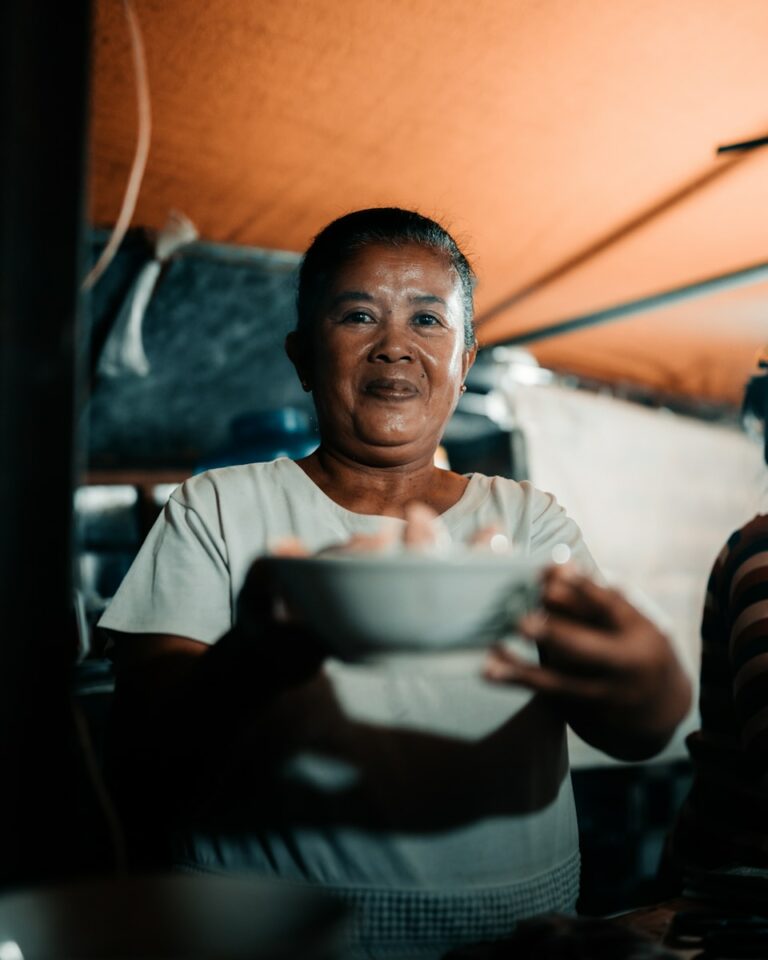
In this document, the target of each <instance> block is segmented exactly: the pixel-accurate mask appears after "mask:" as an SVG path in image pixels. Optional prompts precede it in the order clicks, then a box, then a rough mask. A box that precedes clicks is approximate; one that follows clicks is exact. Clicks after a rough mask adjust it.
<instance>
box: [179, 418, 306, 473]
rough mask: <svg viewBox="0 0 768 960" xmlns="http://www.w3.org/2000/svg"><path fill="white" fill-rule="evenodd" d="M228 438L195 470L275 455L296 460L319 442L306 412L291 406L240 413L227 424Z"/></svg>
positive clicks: (227, 465) (275, 457) (264, 458)
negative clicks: (225, 442) (225, 443)
mask: <svg viewBox="0 0 768 960" xmlns="http://www.w3.org/2000/svg"><path fill="white" fill-rule="evenodd" d="M229 431H230V437H231V441H230V443H228V444H227V445H226V446H225V447H222V448H221V449H219V450H217V451H214V453H212V454H211V455H210V456H209V457H206V458H205V460H203V461H202V462H201V463H199V464H198V465H197V467H196V468H195V473H202V472H203V470H211V469H213V468H214V467H232V466H236V465H238V464H242V463H264V462H265V461H268V460H276V459H277V458H278V457H289V458H290V459H291V460H300V459H301V458H302V457H306V456H308V455H309V454H310V453H312V451H313V450H316V449H317V447H318V444H319V439H318V437H317V434H316V433H315V432H314V431H313V429H312V425H311V422H310V419H309V415H308V414H307V413H306V412H305V411H304V410H297V409H296V408H295V407H283V408H282V409H280V410H260V411H258V412H256V413H243V414H241V415H240V416H238V417H235V419H234V420H233V421H232V422H231V423H230V425H229Z"/></svg>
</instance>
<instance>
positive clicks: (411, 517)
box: [403, 501, 438, 549]
mask: <svg viewBox="0 0 768 960" xmlns="http://www.w3.org/2000/svg"><path fill="white" fill-rule="evenodd" d="M404 518H405V530H404V531H403V544H404V545H405V546H406V547H409V548H411V549H412V548H414V547H415V548H417V549H419V548H422V547H430V546H433V545H434V544H435V543H437V539H438V534H437V514H436V513H435V511H434V510H433V509H432V508H431V507H428V506H427V505H426V504H425V503H419V502H417V501H414V502H412V503H409V504H407V505H406V507H405V511H404Z"/></svg>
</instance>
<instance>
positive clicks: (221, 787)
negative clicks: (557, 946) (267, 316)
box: [102, 209, 690, 960]
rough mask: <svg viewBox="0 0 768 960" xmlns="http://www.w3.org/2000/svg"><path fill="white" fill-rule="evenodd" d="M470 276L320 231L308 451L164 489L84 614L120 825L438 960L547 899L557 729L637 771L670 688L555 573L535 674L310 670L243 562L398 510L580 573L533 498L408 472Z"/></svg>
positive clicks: (465, 309)
mask: <svg viewBox="0 0 768 960" xmlns="http://www.w3.org/2000/svg"><path fill="white" fill-rule="evenodd" d="M473 283H474V278H473V274H472V271H471V269H470V266H469V264H468V262H467V260H466V258H465V257H464V255H463V254H462V253H461V251H460V250H459V248H458V247H457V245H456V243H455V242H454V240H453V239H452V238H451V237H450V236H449V234H448V233H447V232H446V231H445V230H444V229H442V228H441V227H440V226H439V225H438V224H436V223H434V222H433V221H431V220H428V219H426V218H424V217H421V216H419V215H418V214H415V213H411V212H408V211H403V210H398V209H375V210H365V211H360V212H357V213H353V214H350V215H348V216H345V217H342V218H341V219H339V220H337V221H335V222H334V223H332V224H330V226H328V227H326V229H325V230H323V231H322V233H320V234H319V235H318V237H316V239H315V240H314V242H313V244H312V246H311V247H310V249H309V251H308V252H307V254H306V257H305V259H304V262H303V265H302V269H301V275H300V282H299V295H298V314H299V321H298V326H297V329H296V331H295V332H294V333H293V334H292V335H291V336H290V337H289V338H288V342H287V349H288V353H289V355H290V357H291V360H292V361H293V363H294V365H295V367H296V370H297V372H298V375H299V378H300V379H301V382H302V384H303V386H304V389H305V390H308V391H311V393H312V396H313V400H314V403H315V407H316V409H317V419H318V424H319V427H320V436H321V443H320V447H319V449H318V450H317V451H316V452H315V453H313V454H312V455H311V456H309V457H307V458H306V459H305V460H302V461H299V462H297V463H294V462H292V461H290V460H286V459H281V460H277V461H275V462H273V463H263V464H251V465H247V466H243V467H230V468H225V469H222V470H215V471H211V472H210V473H207V474H203V475H202V476H199V477H196V478H194V479H193V480H190V481H188V482H186V483H185V484H183V485H182V486H181V487H180V488H179V489H178V490H177V491H176V492H175V493H174V494H173V495H172V496H171V499H170V501H169V503H168V505H167V507H166V509H165V512H164V514H163V516H162V517H161V518H160V519H159V520H158V523H157V525H156V526H155V528H154V529H153V531H152V532H151V534H150V536H149V538H148V540H147V542H146V543H145V545H144V547H143V549H142V551H141V553H140V554H139V556H138V558H137V560H136V562H135V564H134V566H133V568H132V569H131V571H130V573H129V574H128V577H127V578H126V581H125V582H124V584H123V585H122V587H121V589H120V591H119V592H118V594H117V596H116V597H115V599H114V601H113V602H112V604H111V606H110V608H109V609H108V611H107V613H106V614H105V616H104V618H103V620H102V625H103V626H104V627H106V628H108V629H109V630H110V631H111V632H112V635H113V637H114V638H115V649H116V653H115V660H116V664H117V668H118V734H117V737H116V742H115V749H114V754H113V755H114V757H115V758H116V762H115V767H116V771H117V780H118V785H122V788H123V789H122V798H123V804H124V809H127V811H128V812H129V813H130V812H137V811H139V810H141V809H142V807H143V809H144V813H145V816H144V817H143V826H144V829H145V830H146V828H147V823H148V822H149V821H150V820H152V819H154V822H155V824H157V823H162V826H163V829H164V830H168V829H169V826H170V825H171V824H173V825H175V826H176V828H177V830H176V833H177V835H179V836H180V837H181V840H180V843H181V849H180V850H179V848H178V847H177V849H176V862H177V863H181V864H184V863H186V864H187V865H190V866H193V867H194V868H196V869H211V870H221V869H224V870H252V871H255V872H257V873H259V874H264V875H270V876H279V877H284V878H289V879H291V880H294V881H301V882H306V883H311V884H321V885H323V886H324V887H327V888H329V889H331V890H333V891H335V892H336V893H337V894H338V895H339V896H341V897H343V898H344V899H346V900H348V901H350V902H351V903H352V904H354V905H355V907H356V908H357V910H356V917H357V924H358V927H357V934H358V939H359V941H360V943H362V944H364V945H365V949H366V950H368V951H369V952H368V953H367V954H366V955H368V956H379V955H381V956H389V957H395V956H396V957H398V958H401V960H402V958H405V957H408V956H411V955H414V956H429V955H438V954H439V953H440V951H441V950H442V949H444V948H445V947H447V946H449V945H452V944H455V943H460V942H463V941H472V940H484V939H489V938H494V937H498V936H500V935H503V934H504V933H505V932H507V931H509V930H510V929H511V928H512V927H513V926H514V923H515V921H516V920H517V919H518V918H520V917H523V916H529V915H532V914H537V913H542V912H545V911H549V910H570V909H572V908H573V906H574V904H575V900H576V896H577V892H578V875H579V856H578V836H577V828H576V819H575V812H574V805H573V796H572V792H571V786H570V780H569V777H568V758H567V750H566V741H565V724H566V722H569V723H571V724H572V725H573V726H574V727H575V729H577V730H578V732H579V733H580V734H581V735H582V736H583V737H585V738H586V739H587V740H589V741H590V742H591V743H593V744H595V745H597V746H598V747H601V748H603V749H606V750H608V751H610V752H613V753H614V754H616V755H618V756H623V757H631V758H634V757H641V756H646V755H648V754H649V753H651V752H653V751H654V750H656V749H657V748H659V747H660V746H661V745H663V743H664V742H665V741H666V740H667V739H668V737H669V736H670V735H671V732H672V731H673V730H674V727H675V726H676V724H677V722H679V720H680V719H681V718H682V716H683V715H684V713H685V710H686V708H687V706H688V701H689V696H690V693H689V687H688V683H687V680H686V679H685V677H684V675H683V673H682V672H681V670H680V667H679V666H678V663H677V660H676V658H675V656H674V654H673V653H672V651H671V649H670V646H669V644H668V642H667V640H666V638H665V637H664V636H663V635H662V634H660V633H659V631H658V630H657V629H656V628H655V627H654V626H653V625H652V624H651V623H649V621H647V620H646V619H645V618H644V617H642V616H641V615H640V614H639V613H637V611H635V610H634V609H633V608H632V607H631V606H629V604H627V603H626V602H625V601H624V600H623V599H622V598H621V597H620V596H619V595H618V594H616V593H614V592H611V591H608V590H605V589H603V588H602V587H599V586H597V585H595V584H594V583H592V582H591V581H590V580H589V579H587V578H586V577H585V576H584V575H583V573H582V574H578V575H577V574H575V573H571V574H570V575H562V574H558V573H550V574H549V575H548V578H547V580H546V583H545V587H544V604H545V606H546V607H547V608H548V611H549V613H548V616H547V617H544V616H543V615H541V614H540V615H534V616H532V617H531V618H529V620H528V621H527V622H526V623H525V624H524V625H523V626H524V628H525V630H526V631H527V632H528V634H529V635H530V636H531V637H532V638H533V639H535V640H536V641H537V642H538V645H539V647H540V649H541V651H542V656H541V660H542V662H541V664H530V663H527V662H522V661H518V660H516V659H514V658H513V657H511V655H508V654H504V653H501V652H498V653H497V654H496V655H495V657H494V658H493V659H491V660H490V662H489V663H488V664H487V666H486V674H487V676H486V677H485V678H484V677H483V676H482V669H481V668H482V658H481V657H480V655H479V654H475V653H460V654H457V653H453V654H451V655H444V656H443V655H440V656H439V655H431V656H423V657H421V656H419V657H416V656H410V657H404V656H392V657H389V658H384V659H382V660H380V661H377V662H376V663H374V664H372V663H367V664H350V663H340V662H338V661H335V660H332V659H323V657H322V651H321V650H320V647H319V644H318V642H316V641H315V640H314V639H313V638H311V637H308V636H307V634H306V633H305V632H304V631H303V630H302V629H301V627H300V625H297V624H295V623H286V622H284V621H283V620H280V619H279V618H276V616H275V614H274V603H273V598H272V590H271V586H270V582H269V571H268V565H265V564H264V563H263V562H257V563H256V564H253V561H254V558H256V557H259V556H260V555H262V554H264V553H266V552H268V550H269V547H270V544H271V543H273V542H275V541H277V540H279V539H280V538H284V537H286V536H288V535H290V536H293V537H298V538H300V539H301V541H303V543H304V544H305V545H306V547H307V548H308V549H309V550H312V551H315V550H319V549H322V548H324V547H327V546H329V545H333V544H338V543H343V542H345V541H348V540H350V539H351V538H355V537H360V536H370V535H375V534H376V533H377V532H378V531H380V529H381V528H382V525H384V526H389V527H391V528H394V529H395V532H396V533H397V534H398V535H402V536H406V537H407V536H408V535H409V531H411V530H412V527H409V525H408V522H407V519H406V518H407V517H408V510H409V506H410V505H412V504H413V503H414V502H417V503H421V504H426V505H427V506H428V507H429V508H431V509H432V510H433V511H434V512H435V513H436V514H439V515H440V518H441V522H442V525H443V527H444V528H445V529H446V530H447V531H448V533H449V534H450V536H451V537H452V538H454V539H456V540H467V539H470V538H472V537H473V535H475V534H477V532H478V531H480V530H482V529H484V528H488V527H490V526H495V527H498V528H500V529H501V530H503V531H504V532H505V533H506V535H507V536H508V537H509V538H510V539H511V540H512V542H513V543H514V544H515V545H516V547H517V548H518V549H522V550H531V548H534V547H536V548H540V547H546V546H547V545H554V544H556V543H566V544H568V545H569V547H570V548H571V551H572V554H573V556H574V558H575V559H576V560H577V561H578V562H579V564H580V566H581V568H582V571H585V572H586V573H589V572H591V571H593V570H594V564H593V561H592V559H591V557H590V555H589V553H588V551H587V549H586V547H585V546H584V544H583V542H582V538H581V535H580V533H579V530H578V528H577V527H576V525H575V524H574V523H573V521H572V520H570V519H569V518H568V517H567V516H566V514H565V512H564V511H563V509H562V508H561V507H560V506H559V505H558V504H557V502H556V501H555V499H554V498H553V497H552V496H551V495H550V494H546V493H542V492H540V491H538V490H536V489H535V488H533V487H532V486H531V485H530V484H528V483H515V482H514V481H512V480H508V479H503V478H499V477H485V476H482V475H479V474H473V475H471V476H468V477H467V476H459V475H457V474H455V473H452V472H450V471H448V470H442V469H438V468H436V467H435V465H434V454H435V449H436V447H437V445H438V442H439V440H440V438H441V435H442V432H443V430H444V428H445V425H446V422H447V420H448V418H449V417H450V415H451V413H452V411H453V409H454V407H455V406H456V402H457V399H458V397H459V394H460V392H461V391H462V389H463V381H464V378H465V376H466V374H467V371H468V370H469V368H470V366H471V364H472V362H473V360H474V357H475V350H476V347H475V338H474V332H473V327H472V290H473ZM249 570H250V573H249ZM424 615H425V616H426V617H428V616H429V610H425V611H424ZM489 678H490V679H497V680H504V681H513V683H512V685H509V686H499V685H494V684H492V683H489V682H488V679H489ZM225 748H226V749H225ZM153 757H154V758H158V757H161V758H162V759H161V760H159V761H157V760H155V761H153V759H152V758H153ZM148 771H151V772H148ZM126 784H129V785H130V789H128V788H126ZM147 784H151V786H150V787H149V788H148V787H147V786H146V785H147ZM161 784H162V785H163V789H162V791H160V792H161V794H162V795H163V796H164V797H165V800H166V805H165V807H164V809H162V810H161V809H160V807H159V803H158V790H159V787H160V785H161ZM214 784H215V786H214ZM137 785H138V787H137ZM147 811H150V815H149V816H147V815H146V814H147ZM163 816H164V817H165V820H163ZM137 819H142V818H137ZM181 821H183V823H182V822H181Z"/></svg>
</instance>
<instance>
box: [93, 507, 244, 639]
mask: <svg viewBox="0 0 768 960" xmlns="http://www.w3.org/2000/svg"><path fill="white" fill-rule="evenodd" d="M200 506H204V503H203V504H201V505H200ZM209 512H211V511H205V512H203V511H201V510H200V509H196V507H195V506H193V505H192V504H191V503H189V502H188V501H187V500H186V499H185V497H184V496H183V493H182V494H180V493H178V492H175V493H174V494H173V495H172V496H171V499H170V500H169V501H168V503H167V504H166V506H165V509H164V510H163V512H162V514H161V515H160V516H159V517H158V519H157V521H156V522H155V525H154V526H153V528H152V530H151V531H150V532H149V535H148V536H147V539H146V540H145V541H144V544H143V546H142V548H141V550H140V551H139V553H138V555H137V557H136V559H135V560H134V562H133V565H132V566H131V568H130V570H129V571H128V573H127V574H126V577H125V579H124V580H123V582H122V584H121V585H120V588H119V589H118V591H117V593H116V594H115V596H114V598H113V599H112V601H111V602H110V604H109V606H108V607H107V609H106V611H105V612H104V615H103V616H102V617H101V620H100V621H99V626H100V627H102V628H104V629H107V630H119V631H121V632H124V633H168V634H174V635H176V636H181V637H189V638H190V639H192V640H200V641H202V642H203V643H215V642H216V640H218V639H219V637H221V636H222V635H223V634H224V633H226V632H227V630H229V629H230V627H231V626H232V617H233V614H232V597H231V578H230V571H229V565H228V562H227V550H226V543H225V541H224V538H223V537H222V535H221V532H220V530H218V529H217V524H216V523H215V520H214V522H211V521H210V520H207V521H206V520H204V519H203V516H204V515H205V514H207V513H209ZM212 513H213V517H214V518H215V515H216V514H215V510H214V511H212Z"/></svg>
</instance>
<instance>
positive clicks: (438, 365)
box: [301, 245, 475, 466]
mask: <svg viewBox="0 0 768 960" xmlns="http://www.w3.org/2000/svg"><path fill="white" fill-rule="evenodd" d="M474 354H475V351H474V350H471V351H467V350H466V349H465V347H464V312H463V303H462V290H461V281H460V279H459V277H458V274H457V273H456V271H455V270H454V269H453V267H452V266H451V264H450V261H449V260H448V259H447V258H446V257H445V256H444V255H442V254H440V253H438V252H436V251H433V250H430V249H427V248H424V247H420V246H417V245H411V246H407V247H399V248H398V247H389V246H368V247H365V248H363V249H362V250H361V251H360V252H359V253H358V254H356V255H355V256H354V257H353V258H352V259H350V260H349V261H347V262H346V263H345V264H344V265H343V266H342V267H341V268H340V269H339V271H338V273H337V274H336V277H335V279H334V280H333V282H332V283H331V284H330V285H329V289H328V291H327V295H326V297H325V299H324V301H323V303H322V304H321V307H320V314H319V316H318V318H317V322H316V324H315V331H314V343H313V351H312V356H311V358H310V359H309V361H308V366H307V367H306V368H305V369H303V370H302V371H301V372H302V373H303V375H304V378H305V379H307V380H308V381H309V383H310V386H311V388H312V391H313V394H314V400H315V406H316V408H317V415H318V421H319V425H320V432H321V436H322V439H323V442H324V444H326V445H327V446H330V447H332V448H335V449H337V450H338V451H339V452H340V453H343V454H344V455H345V456H347V457H349V458H350V459H352V460H354V461H356V462H359V463H366V464H370V465H381V466H384V465H387V466H393V465H403V464H408V463H414V462H416V461H418V460H420V459H427V458H431V457H432V455H433V453H434V450H435V448H436V446H437V444H438V443H439V441H440V437H441V435H442V432H443V429H444V427H445V424H446V422H447V420H448V418H449V417H450V415H451V413H452V412H453V409H454V407H455V406H456V401H457V400H458V397H459V392H460V388H461V385H462V383H463V381H464V377H465V376H466V373H467V370H468V369H469V367H470V365H471V363H472V361H473V360H474Z"/></svg>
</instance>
